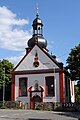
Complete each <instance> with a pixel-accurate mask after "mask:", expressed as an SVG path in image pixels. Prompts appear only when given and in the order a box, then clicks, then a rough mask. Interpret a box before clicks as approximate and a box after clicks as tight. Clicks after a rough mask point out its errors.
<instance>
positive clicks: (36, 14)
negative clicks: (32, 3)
mask: <svg viewBox="0 0 80 120" xmlns="http://www.w3.org/2000/svg"><path fill="white" fill-rule="evenodd" d="M36 16H37V17H38V1H37V0H36Z"/></svg>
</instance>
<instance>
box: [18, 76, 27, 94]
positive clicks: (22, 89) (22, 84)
mask: <svg viewBox="0 0 80 120" xmlns="http://www.w3.org/2000/svg"><path fill="white" fill-rule="evenodd" d="M19 96H27V78H19Z"/></svg>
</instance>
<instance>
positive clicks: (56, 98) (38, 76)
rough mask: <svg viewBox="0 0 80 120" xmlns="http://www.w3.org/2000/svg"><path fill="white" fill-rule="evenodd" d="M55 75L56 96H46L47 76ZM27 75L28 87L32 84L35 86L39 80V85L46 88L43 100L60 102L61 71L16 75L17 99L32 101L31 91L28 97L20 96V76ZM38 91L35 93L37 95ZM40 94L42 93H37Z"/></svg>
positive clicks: (26, 101)
mask: <svg viewBox="0 0 80 120" xmlns="http://www.w3.org/2000/svg"><path fill="white" fill-rule="evenodd" d="M47 76H55V96H54V97H46V96H45V95H46V93H45V77H47ZM21 77H27V78H28V89H29V88H30V87H31V86H34V82H35V80H38V84H39V86H41V87H42V88H43V89H44V92H43V102H60V90H59V89H60V88H59V73H55V75H54V73H47V74H32V75H31V74H30V75H16V76H15V100H18V101H23V102H24V103H30V98H29V92H28V96H27V97H19V96H18V95H19V78H21ZM35 94H36V93H34V95H35ZM37 94H40V93H37Z"/></svg>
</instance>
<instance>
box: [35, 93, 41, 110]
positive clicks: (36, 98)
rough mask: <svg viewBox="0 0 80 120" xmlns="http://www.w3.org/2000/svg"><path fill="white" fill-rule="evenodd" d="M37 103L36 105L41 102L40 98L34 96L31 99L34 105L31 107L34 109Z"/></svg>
mask: <svg viewBox="0 0 80 120" xmlns="http://www.w3.org/2000/svg"><path fill="white" fill-rule="evenodd" d="M37 102H38V103H40V102H41V97H40V96H38V95H36V96H34V97H33V104H34V105H33V106H34V108H35V104H36V103H37Z"/></svg>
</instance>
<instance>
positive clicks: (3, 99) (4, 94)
mask: <svg viewBox="0 0 80 120" xmlns="http://www.w3.org/2000/svg"><path fill="white" fill-rule="evenodd" d="M3 76H4V77H3V106H4V100H5V68H3Z"/></svg>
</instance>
